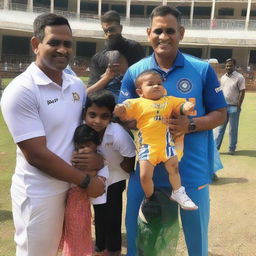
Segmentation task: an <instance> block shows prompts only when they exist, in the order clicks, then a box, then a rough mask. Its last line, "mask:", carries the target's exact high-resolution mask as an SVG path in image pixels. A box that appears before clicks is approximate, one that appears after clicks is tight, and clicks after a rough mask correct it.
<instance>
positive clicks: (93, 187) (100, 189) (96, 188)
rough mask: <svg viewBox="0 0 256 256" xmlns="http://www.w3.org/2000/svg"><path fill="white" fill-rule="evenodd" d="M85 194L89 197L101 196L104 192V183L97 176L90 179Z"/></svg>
mask: <svg viewBox="0 0 256 256" xmlns="http://www.w3.org/2000/svg"><path fill="white" fill-rule="evenodd" d="M86 192H87V195H88V196H89V197H98V196H101V195H102V194H103V193H104V192H105V183H104V181H103V180H102V178H101V177H98V176H95V177H91V181H90V184H89V185H88V187H87V189H86Z"/></svg>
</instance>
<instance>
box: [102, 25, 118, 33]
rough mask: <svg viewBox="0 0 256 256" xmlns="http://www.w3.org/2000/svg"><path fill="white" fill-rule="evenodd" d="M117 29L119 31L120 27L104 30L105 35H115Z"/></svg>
mask: <svg viewBox="0 0 256 256" xmlns="http://www.w3.org/2000/svg"><path fill="white" fill-rule="evenodd" d="M117 29H118V27H117V26H115V27H109V28H106V29H103V31H104V33H105V34H107V33H114V32H116V31H117Z"/></svg>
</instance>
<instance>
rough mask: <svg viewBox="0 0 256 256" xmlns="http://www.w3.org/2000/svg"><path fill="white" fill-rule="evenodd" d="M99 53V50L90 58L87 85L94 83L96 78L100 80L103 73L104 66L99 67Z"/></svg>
mask: <svg viewBox="0 0 256 256" xmlns="http://www.w3.org/2000/svg"><path fill="white" fill-rule="evenodd" d="M100 54H101V52H99V53H96V54H95V55H94V56H93V57H92V59H91V64H90V73H89V81H88V85H89V86H91V85H93V84H95V83H96V82H97V81H98V80H100V77H101V75H102V74H103V73H104V71H105V69H106V68H105V69H104V70H102V68H101V67H100V61H101V59H102V58H100ZM102 61H103V60H102Z"/></svg>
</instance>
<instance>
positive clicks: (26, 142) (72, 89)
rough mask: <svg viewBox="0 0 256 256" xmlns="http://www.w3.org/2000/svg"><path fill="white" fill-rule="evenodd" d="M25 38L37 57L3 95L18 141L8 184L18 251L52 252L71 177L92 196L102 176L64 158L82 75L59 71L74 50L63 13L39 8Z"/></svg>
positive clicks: (25, 255)
mask: <svg viewBox="0 0 256 256" xmlns="http://www.w3.org/2000/svg"><path fill="white" fill-rule="evenodd" d="M31 46H32V49H33V51H34V53H35V54H36V61H35V62H34V63H32V64H31V65H30V66H29V67H28V69H27V70H26V71H25V72H23V73H22V74H21V75H19V76H18V77H16V78H15V79H14V80H13V81H12V82H11V83H10V84H9V85H8V87H7V88H6V90H5V91H4V94H3V97H2V102H1V107H2V112H3V116H4V119H5V121H6V123H7V126H8V128H9V130H10V133H11V134H12V137H13V139H14V142H15V143H16V144H17V159H16V168H15V173H14V175H13V178H12V187H11V196H12V207H13V208H12V210H13V220H14V225H15V230H16V231H15V242H16V245H17V246H16V255H17V256H35V255H36V256H56V254H57V250H58V245H59V241H60V238H61V233H62V224H63V216H64V207H65V198H66V192H67V190H68V188H69V183H74V184H76V185H79V186H81V187H82V188H85V189H87V193H88V195H89V196H92V197H97V196H99V195H101V194H103V192H104V184H103V182H102V181H101V180H100V179H98V178H97V177H91V178H90V176H89V175H86V174H84V173H83V172H82V171H79V170H78V169H76V168H74V167H72V166H71V164H70V161H71V156H72V151H73V144H72V139H73V133H74V130H75V128H76V127H77V126H78V124H79V123H80V122H81V120H80V118H81V112H82V108H83V105H84V103H85V96H86V95H85V90H84V87H83V83H82V81H81V80H80V79H78V78H76V77H74V76H71V75H68V74H65V73H64V72H63V70H64V69H65V67H66V66H67V64H68V62H69V59H70V56H71V53H72V32H71V28H70V25H69V23H68V21H67V20H66V19H65V18H64V17H61V16H58V15H55V14H42V15H40V16H38V17H37V18H36V19H35V21H34V36H33V37H32V39H31ZM87 164H88V167H89V168H91V169H100V168H101V167H102V165H103V161H102V158H101V157H100V156H98V155H97V154H91V155H88V157H87ZM88 228H90V227H88Z"/></svg>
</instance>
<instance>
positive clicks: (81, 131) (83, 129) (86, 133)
mask: <svg viewBox="0 0 256 256" xmlns="http://www.w3.org/2000/svg"><path fill="white" fill-rule="evenodd" d="M73 141H74V144H75V149H76V150H78V149H79V148H80V145H83V144H85V143H86V142H89V141H91V142H93V143H95V145H97V146H98V145H100V137H99V134H98V133H97V132H96V131H95V130H94V129H92V128H91V127H90V126H88V125H86V124H81V125H79V126H78V127H77V128H76V130H75V133H74V138H73Z"/></svg>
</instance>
